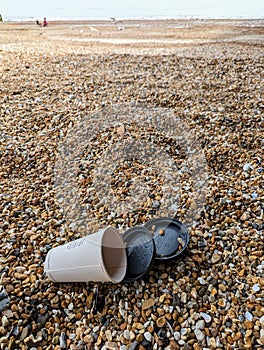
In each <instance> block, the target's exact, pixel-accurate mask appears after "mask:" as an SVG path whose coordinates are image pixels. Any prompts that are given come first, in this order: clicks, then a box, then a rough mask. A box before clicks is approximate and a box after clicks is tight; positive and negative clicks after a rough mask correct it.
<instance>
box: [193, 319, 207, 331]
mask: <svg viewBox="0 0 264 350" xmlns="http://www.w3.org/2000/svg"><path fill="white" fill-rule="evenodd" d="M195 327H196V328H197V329H204V327H205V322H204V320H199V321H198V322H196V325H195Z"/></svg>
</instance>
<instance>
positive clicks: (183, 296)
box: [181, 292, 187, 304]
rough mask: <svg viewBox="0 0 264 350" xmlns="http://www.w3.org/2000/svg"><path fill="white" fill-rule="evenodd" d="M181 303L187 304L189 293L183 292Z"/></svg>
mask: <svg viewBox="0 0 264 350" xmlns="http://www.w3.org/2000/svg"><path fill="white" fill-rule="evenodd" d="M181 302H182V303H184V304H186V302H187V293H185V292H183V293H182V294H181Z"/></svg>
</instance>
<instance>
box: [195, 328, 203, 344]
mask: <svg viewBox="0 0 264 350" xmlns="http://www.w3.org/2000/svg"><path fill="white" fill-rule="evenodd" d="M194 334H195V336H196V338H197V340H198V341H203V340H204V338H205V335H204V333H203V332H202V331H201V330H200V329H198V328H196V329H195V330H194Z"/></svg>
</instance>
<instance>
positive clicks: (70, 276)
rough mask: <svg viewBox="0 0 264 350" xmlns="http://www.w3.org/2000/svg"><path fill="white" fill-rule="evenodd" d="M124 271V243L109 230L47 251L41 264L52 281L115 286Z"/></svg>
mask: <svg viewBox="0 0 264 350" xmlns="http://www.w3.org/2000/svg"><path fill="white" fill-rule="evenodd" d="M126 269H127V256H126V250H125V244H124V242H123V240H122V238H121V236H120V234H119V232H118V231H117V230H116V229H114V228H112V227H107V228H105V229H103V230H100V231H98V232H96V233H93V234H91V235H89V236H86V237H83V238H80V239H77V240H75V241H72V242H69V243H66V244H64V245H61V246H58V247H56V248H53V249H51V250H50V251H49V252H48V254H47V256H46V260H45V263H44V271H45V272H46V275H47V276H48V277H49V279H51V280H52V281H54V282H88V281H93V282H112V283H119V282H121V281H122V280H123V279H124V277H125V274H126Z"/></svg>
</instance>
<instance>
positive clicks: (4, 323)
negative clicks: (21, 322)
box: [2, 315, 9, 327]
mask: <svg viewBox="0 0 264 350" xmlns="http://www.w3.org/2000/svg"><path fill="white" fill-rule="evenodd" d="M8 323H9V321H8V318H7V317H6V316H5V315H4V316H3V317H2V325H3V326H4V327H6V326H7V325H8Z"/></svg>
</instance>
